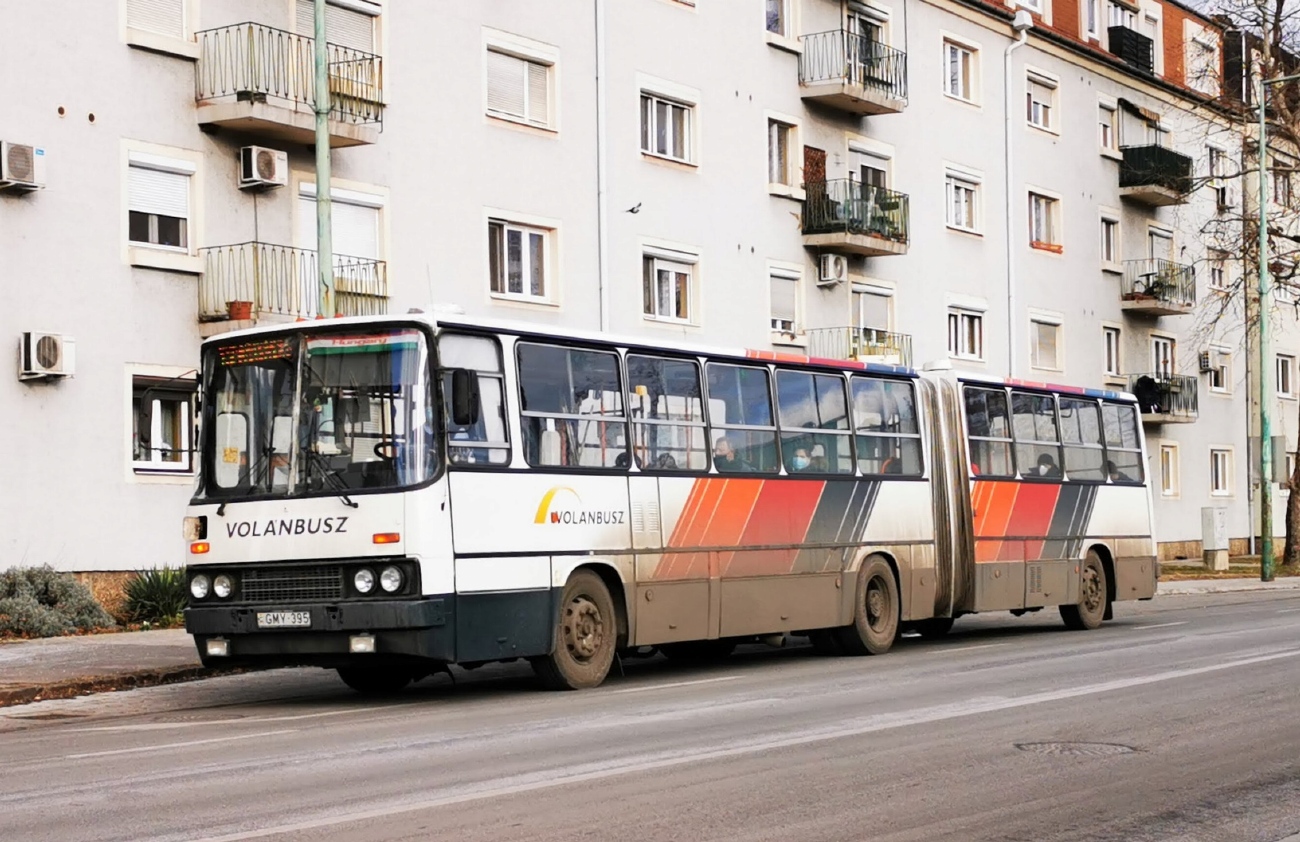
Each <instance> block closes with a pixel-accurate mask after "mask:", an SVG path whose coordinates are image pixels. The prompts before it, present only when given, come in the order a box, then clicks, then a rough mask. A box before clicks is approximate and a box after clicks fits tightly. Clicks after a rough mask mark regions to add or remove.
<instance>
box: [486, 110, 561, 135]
mask: <svg viewBox="0 0 1300 842" xmlns="http://www.w3.org/2000/svg"><path fill="white" fill-rule="evenodd" d="M486 116H487V118H488V120H489V121H490V122H492V123H504V124H505V125H504V126H502V128H510V129H516V130H519V131H524V132H527V133H529V134H535V135H537V136H538V137H558V136H559V134H560V130H559V129H557V128H554V127H552V126H543V125H539V124H537V123H531V122H529V121H528V120H525V119H523V118H521V117H512V116H510V115H508V114H496V113H494V112H491V111H488V112H486Z"/></svg>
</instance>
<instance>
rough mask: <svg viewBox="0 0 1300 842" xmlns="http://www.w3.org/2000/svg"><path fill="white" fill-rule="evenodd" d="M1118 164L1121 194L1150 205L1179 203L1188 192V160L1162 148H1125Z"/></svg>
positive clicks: (1190, 169) (1190, 179)
mask: <svg viewBox="0 0 1300 842" xmlns="http://www.w3.org/2000/svg"><path fill="white" fill-rule="evenodd" d="M1120 151H1121V152H1122V153H1123V155H1124V160H1123V161H1121V162H1120V165H1119V187H1120V192H1121V194H1125V195H1130V196H1133V197H1134V198H1138V199H1142V200H1144V201H1148V202H1150V203H1151V204H1154V205H1173V204H1181V203H1183V202H1184V201H1186V196H1187V194H1188V193H1190V192H1191V191H1192V159H1191V158H1189V157H1187V156H1186V155H1183V154H1181V153H1179V152H1175V151H1174V150H1172V149H1167V148H1165V147H1163V146H1125V147H1122V148H1121V150H1120Z"/></svg>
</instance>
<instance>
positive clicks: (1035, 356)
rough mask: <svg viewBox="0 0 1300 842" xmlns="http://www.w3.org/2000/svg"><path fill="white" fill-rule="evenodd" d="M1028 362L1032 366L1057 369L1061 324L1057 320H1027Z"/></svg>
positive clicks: (1058, 366) (1058, 364)
mask: <svg viewBox="0 0 1300 842" xmlns="http://www.w3.org/2000/svg"><path fill="white" fill-rule="evenodd" d="M1029 338H1030V341H1031V343H1032V344H1031V345H1030V349H1029V357H1030V359H1029V363H1030V365H1032V366H1033V367H1034V368H1047V369H1059V368H1060V367H1061V365H1060V357H1059V354H1060V350H1059V349H1060V347H1061V325H1060V323H1059V322H1051V321H1042V320H1039V319H1031V320H1030V322H1029Z"/></svg>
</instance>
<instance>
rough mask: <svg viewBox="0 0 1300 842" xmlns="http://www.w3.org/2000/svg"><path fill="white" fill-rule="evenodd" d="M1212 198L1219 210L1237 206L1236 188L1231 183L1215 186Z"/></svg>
mask: <svg viewBox="0 0 1300 842" xmlns="http://www.w3.org/2000/svg"><path fill="white" fill-rule="evenodd" d="M1214 200H1215V204H1217V205H1218V208H1219V210H1221V211H1223V210H1232V209H1233V208H1235V207H1236V206H1237V189H1236V188H1235V187H1232V186H1231V185H1226V186H1224V187H1218V188H1215V191H1214Z"/></svg>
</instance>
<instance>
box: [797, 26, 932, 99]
mask: <svg viewBox="0 0 1300 842" xmlns="http://www.w3.org/2000/svg"><path fill="white" fill-rule="evenodd" d="M799 41H800V42H801V43H802V44H803V53H802V54H801V55H800V56H799V82H800V84H804V85H810V84H816V83H818V82H836V81H842V82H847V83H849V84H851V85H862V86H863V87H865V88H871V89H873V90H876V91H879V92H880V93H882V94H884V95H885V96H888V97H891V98H893V99H906V98H907V53H905V52H903V51H902V50H896V49H894V48H893V47H889V46H886V45H885V44H881V43H880V42H879V41H873V40H871V39H870V38H867V37H866V36H863V35H859V34H857V33H855V32H849V31H847V30H843V29H832V30H830V31H829V32H818V33H816V34H815V35H804V36H803V37H801V38H800V39H799Z"/></svg>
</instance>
